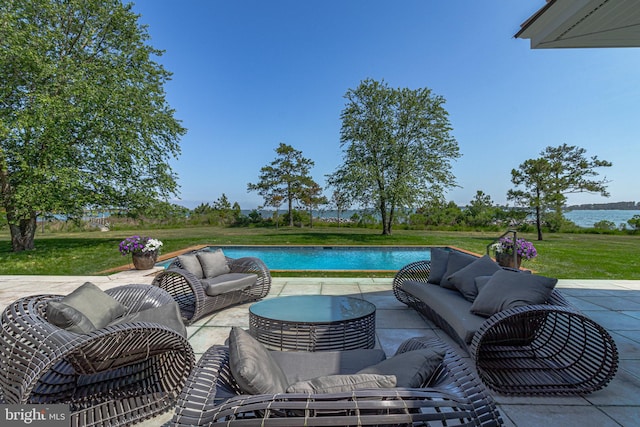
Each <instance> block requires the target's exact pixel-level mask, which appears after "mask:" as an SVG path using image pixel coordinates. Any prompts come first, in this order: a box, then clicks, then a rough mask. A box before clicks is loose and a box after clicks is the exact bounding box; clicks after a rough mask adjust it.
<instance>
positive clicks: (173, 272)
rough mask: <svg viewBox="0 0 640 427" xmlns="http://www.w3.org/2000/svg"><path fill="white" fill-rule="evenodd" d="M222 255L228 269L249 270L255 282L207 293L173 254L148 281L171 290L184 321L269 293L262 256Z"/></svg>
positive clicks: (243, 271)
mask: <svg viewBox="0 0 640 427" xmlns="http://www.w3.org/2000/svg"><path fill="white" fill-rule="evenodd" d="M226 259H227V265H228V266H229V268H230V269H231V273H253V274H255V275H257V276H258V279H257V281H256V283H255V284H254V285H252V286H250V287H247V288H244V289H238V290H233V291H229V292H226V293H223V294H220V295H215V296H210V295H207V294H206V292H205V289H206V287H205V286H204V284H203V283H202V282H201V281H200V279H198V278H197V277H196V276H195V275H194V274H192V273H190V272H189V271H187V270H185V269H184V268H183V267H182V265H181V264H180V261H179V260H178V258H176V259H175V260H174V261H173V262H172V263H171V264H170V265H169V266H168V267H167V269H166V270H164V271H161V272H160V273H158V275H156V277H155V278H154V280H153V282H152V285H154V286H158V287H160V288H162V289H164V290H165V291H167V292H169V294H171V296H172V297H173V299H174V300H175V301H176V302H177V303H178V305H179V307H180V312H181V313H182V319H183V321H184V323H185V325H190V324H192V323H193V322H195V321H196V320H198V319H200V318H201V317H203V316H206V315H207V314H210V313H212V312H214V311H217V310H220V309H222V308H225V307H228V306H230V305H233V304H239V303H243V302H248V301H255V300H258V299H261V298H264V297H265V296H266V295H267V294H268V293H269V290H270V289H271V273H270V272H269V269H268V268H267V266H266V265H265V264H264V262H262V260H260V259H258V258H254V257H243V258H237V259H234V258H229V257H226Z"/></svg>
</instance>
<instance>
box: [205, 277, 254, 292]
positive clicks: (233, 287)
mask: <svg viewBox="0 0 640 427" xmlns="http://www.w3.org/2000/svg"><path fill="white" fill-rule="evenodd" d="M257 281H258V275H257V274H253V273H249V274H247V273H227V274H221V275H219V276H216V277H211V278H207V279H202V283H204V284H205V285H206V287H205V290H204V291H205V293H206V294H207V295H209V296H212V297H214V296H216V295H222V294H226V293H227V292H232V291H238V290H241V289H244V288H248V287H250V286H253V285H255V284H256V282H257Z"/></svg>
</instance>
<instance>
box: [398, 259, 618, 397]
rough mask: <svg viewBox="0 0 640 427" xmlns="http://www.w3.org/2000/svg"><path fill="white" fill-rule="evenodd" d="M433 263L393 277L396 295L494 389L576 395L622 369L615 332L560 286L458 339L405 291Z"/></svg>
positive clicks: (420, 279)
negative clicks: (451, 341)
mask: <svg viewBox="0 0 640 427" xmlns="http://www.w3.org/2000/svg"><path fill="white" fill-rule="evenodd" d="M430 266H431V263H430V262H429V261H417V262H413V263H411V264H408V265H407V266H405V267H403V268H402V269H400V270H399V271H398V273H397V274H396V276H395V278H394V280H393V292H394V294H395V296H396V298H397V299H398V300H399V301H401V302H403V303H405V304H407V305H408V306H410V307H413V308H414V309H416V310H417V311H419V312H420V313H422V314H423V315H425V316H426V317H427V318H428V319H429V320H431V321H433V322H434V323H435V324H436V326H438V327H439V328H441V329H443V330H444V331H445V332H446V333H447V334H448V335H449V336H450V337H451V338H453V339H454V340H456V341H457V342H458V344H459V345H460V346H461V347H462V348H463V349H465V350H466V351H468V353H469V354H470V355H471V357H472V358H473V359H474V361H475V364H476V368H477V371H478V374H479V375H480V378H481V379H482V381H483V382H484V383H485V384H486V385H487V386H488V387H489V388H491V389H493V390H495V391H497V392H499V393H502V394H507V395H545V394H556V395H575V394H587V393H591V392H594V391H596V390H599V389H601V388H603V387H605V386H606V385H607V384H608V383H609V382H610V381H611V380H612V379H613V377H614V376H615V374H616V371H617V369H618V350H617V348H616V344H615V342H614V340H613V338H612V337H611V335H610V334H609V333H608V332H607V331H606V330H605V329H604V328H603V327H602V326H600V325H599V324H597V323H596V322H594V321H593V320H591V319H590V318H588V317H586V316H584V315H583V314H581V313H580V312H579V311H578V310H577V309H576V308H574V307H573V306H572V305H571V304H570V303H569V302H568V301H567V300H566V299H565V298H564V297H563V296H562V295H561V294H560V292H558V291H557V290H554V291H553V293H552V294H551V297H550V298H549V300H548V301H547V303H546V304H541V305H531V306H523V307H517V308H512V309H508V310H505V311H503V312H500V313H496V314H494V315H493V316H491V317H490V318H488V319H487V320H486V321H485V322H484V323H483V324H482V326H481V327H480V328H479V330H478V331H477V332H476V333H475V335H474V336H473V340H472V342H471V344H470V345H469V344H467V343H465V342H464V340H462V339H460V337H459V336H458V334H457V333H456V332H455V331H454V330H453V329H452V328H451V326H450V325H449V324H448V323H447V322H446V321H445V320H444V319H443V318H442V317H440V316H439V315H438V314H437V313H436V312H435V311H434V310H433V309H432V308H431V307H430V306H429V304H428V302H425V301H422V300H420V299H419V298H416V297H415V296H413V295H411V294H410V293H408V292H405V291H404V290H403V288H402V283H403V282H405V281H407V280H414V281H418V282H423V283H425V286H436V285H431V284H429V285H426V282H427V279H428V277H429V271H430Z"/></svg>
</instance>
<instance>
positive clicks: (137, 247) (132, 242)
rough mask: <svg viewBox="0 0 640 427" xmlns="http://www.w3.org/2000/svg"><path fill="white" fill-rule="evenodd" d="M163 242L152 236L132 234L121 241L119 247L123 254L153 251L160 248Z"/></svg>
mask: <svg viewBox="0 0 640 427" xmlns="http://www.w3.org/2000/svg"><path fill="white" fill-rule="evenodd" d="M161 246H162V242H161V241H160V240H158V239H152V238H151V237H141V236H131V237H127V238H126V239H124V240H123V241H122V242H120V246H119V247H118V249H119V250H120V253H121V254H122V255H127V254H140V253H151V252H155V251H158V250H160V247H161Z"/></svg>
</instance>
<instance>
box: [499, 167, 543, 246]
mask: <svg viewBox="0 0 640 427" xmlns="http://www.w3.org/2000/svg"><path fill="white" fill-rule="evenodd" d="M550 170H551V166H550V165H549V162H548V161H547V160H546V159H529V160H526V161H525V162H524V163H522V164H521V165H520V166H519V169H512V170H511V182H512V183H513V184H514V185H515V186H516V187H518V186H521V187H523V188H521V189H510V190H509V191H508V192H507V199H508V200H513V201H514V202H515V204H516V205H518V206H524V207H528V208H532V209H533V210H534V211H535V217H536V228H537V230H538V240H542V212H543V211H544V209H546V208H547V207H548V206H549V203H550V196H549V188H550V183H549V178H550V176H551V175H550Z"/></svg>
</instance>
